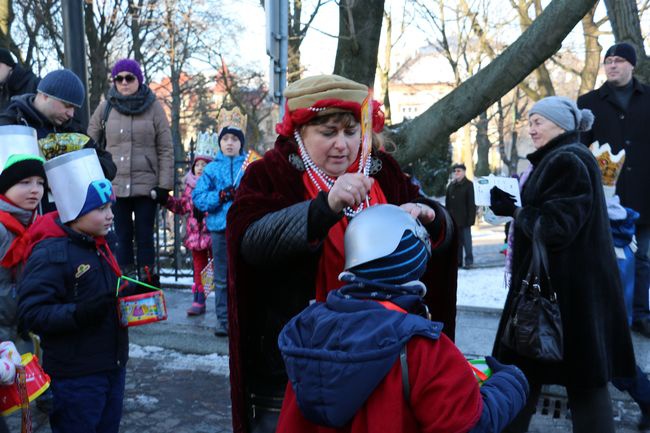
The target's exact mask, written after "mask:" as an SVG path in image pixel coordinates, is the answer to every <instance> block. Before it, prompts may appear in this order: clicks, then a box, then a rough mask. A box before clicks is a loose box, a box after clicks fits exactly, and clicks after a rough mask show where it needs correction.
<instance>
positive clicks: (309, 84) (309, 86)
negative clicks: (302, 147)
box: [275, 75, 384, 137]
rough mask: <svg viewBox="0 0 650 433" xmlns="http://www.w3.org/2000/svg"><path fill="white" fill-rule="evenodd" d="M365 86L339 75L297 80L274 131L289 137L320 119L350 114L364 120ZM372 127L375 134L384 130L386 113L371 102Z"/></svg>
mask: <svg viewBox="0 0 650 433" xmlns="http://www.w3.org/2000/svg"><path fill="white" fill-rule="evenodd" d="M368 94H369V91H368V87H367V86H366V85H364V84H361V83H357V82H356V81H352V80H349V79H347V78H344V77H341V76H338V75H316V76H314V77H307V78H303V79H302V80H298V81H295V82H293V83H291V84H289V86H287V88H286V89H285V90H284V96H285V98H286V100H287V102H286V107H285V110H284V117H283V118H282V122H280V123H278V124H277V125H276V127H275V130H276V132H277V133H278V134H280V135H284V136H287V137H290V136H291V135H292V134H293V131H294V129H295V128H297V127H299V126H301V125H304V124H305V123H307V122H309V121H310V120H311V119H313V118H314V117H317V116H324V115H328V114H332V113H341V112H349V113H352V114H353V115H354V117H355V118H356V119H357V121H360V119H361V104H362V103H363V101H364V100H365V99H366V98H367V97H368ZM372 126H373V130H374V131H375V132H380V131H381V130H382V129H383V127H384V113H383V112H382V111H381V109H380V104H379V102H378V101H375V100H373V101H372Z"/></svg>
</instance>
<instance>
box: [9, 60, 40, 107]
mask: <svg viewBox="0 0 650 433" xmlns="http://www.w3.org/2000/svg"><path fill="white" fill-rule="evenodd" d="M40 80H41V79H40V78H39V77H37V76H36V75H34V73H33V72H32V71H30V70H29V69H25V68H23V67H22V66H20V65H18V64H17V63H16V61H15V60H14V58H13V56H12V55H11V53H10V52H9V50H7V49H5V48H0V111H4V109H5V108H7V106H8V105H9V100H10V99H11V98H12V97H14V96H17V95H23V94H25V93H36V86H38V82H39V81H40Z"/></svg>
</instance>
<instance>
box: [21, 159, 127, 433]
mask: <svg viewBox="0 0 650 433" xmlns="http://www.w3.org/2000/svg"><path fill="white" fill-rule="evenodd" d="M78 152H84V151H78ZM73 153H74V152H73ZM93 153H94V152H93ZM69 155H71V154H66V155H63V156H61V157H58V158H68V157H69ZM56 163H57V158H55V159H52V160H50V161H48V162H46V164H45V171H46V175H47V177H48V182H49V184H50V188H51V190H52V193H53V195H54V199H55V203H56V205H57V209H59V211H57V212H51V213H48V214H46V215H44V216H43V217H42V218H40V219H39V220H37V222H36V223H34V224H33V225H32V226H31V227H30V229H29V234H30V237H31V240H32V243H31V244H30V246H29V247H28V249H29V250H31V253H29V258H28V260H27V263H26V265H25V270H24V272H23V274H22V277H21V280H20V282H19V285H18V296H19V298H18V320H19V326H20V327H21V328H22V329H24V330H31V331H34V332H35V333H37V334H38V335H40V337H41V343H42V346H43V368H44V370H45V372H46V373H48V374H49V375H50V377H51V379H52V382H51V390H52V403H53V409H52V412H51V413H50V426H51V428H52V432H54V433H64V432H65V433H88V432H94V433H117V432H118V430H119V425H120V419H121V417H122V401H123V399H124V382H125V372H126V369H125V367H126V362H127V359H128V332H127V329H126V328H123V327H121V326H120V324H119V321H118V314H117V308H116V286H117V280H118V277H119V276H120V274H121V273H120V268H119V266H118V264H117V261H116V259H115V257H114V256H113V254H112V252H111V250H110V248H109V247H108V244H107V243H106V239H105V238H104V236H105V235H106V234H107V233H108V231H109V229H110V228H111V226H112V224H113V213H112V211H111V205H112V204H113V202H114V201H115V195H114V194H113V190H112V186H111V183H110V182H109V181H108V180H106V179H100V178H97V177H96V178H95V179H97V180H92V181H88V182H85V183H84V182H83V179H77V176H76V174H77V173H78V171H74V170H72V169H71V170H68V171H67V172H66V173H65V175H66V177H67V178H68V179H69V178H72V182H70V181H69V180H67V182H69V183H68V185H70V186H69V188H68V187H65V188H64V189H63V190H62V188H61V186H62V185H61V184H57V183H56V182H55V181H54V179H53V178H52V177H51V173H50V170H49V169H50V168H52V167H53V166H56ZM48 164H49V165H50V166H49V167H48ZM96 167H97V168H99V170H101V168H100V167H99V163H98V162H97V164H96ZM54 168H56V167H54ZM63 171H65V170H63ZM59 174H61V173H60V172H59ZM100 176H101V173H100ZM63 185H64V186H66V185H65V182H64V183H63ZM74 185H80V187H79V188H83V189H85V193H79V191H69V189H70V188H72V189H74V188H75V186H74ZM62 200H63V201H66V200H67V201H74V200H76V201H77V203H73V205H72V206H64V205H62V203H61V201H62Z"/></svg>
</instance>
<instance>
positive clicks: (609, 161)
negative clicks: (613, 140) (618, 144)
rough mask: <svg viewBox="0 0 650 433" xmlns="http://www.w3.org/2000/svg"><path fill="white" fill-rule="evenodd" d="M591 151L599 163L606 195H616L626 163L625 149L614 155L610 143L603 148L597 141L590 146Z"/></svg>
mask: <svg viewBox="0 0 650 433" xmlns="http://www.w3.org/2000/svg"><path fill="white" fill-rule="evenodd" d="M589 149H590V150H591V153H592V154H593V155H594V157H595V158H596V161H598V166H599V167H600V173H601V182H602V184H603V188H605V193H606V194H609V196H611V195H614V190H615V189H616V181H617V180H618V176H619V175H620V174H621V170H623V164H624V163H625V149H621V151H620V152H618V153H613V152H612V148H611V147H610V145H609V143H605V144H603V145H602V146H601V145H600V144H599V143H598V142H597V141H595V142H593V143H592V144H591V146H589Z"/></svg>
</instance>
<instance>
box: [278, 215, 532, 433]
mask: <svg viewBox="0 0 650 433" xmlns="http://www.w3.org/2000/svg"><path fill="white" fill-rule="evenodd" d="M380 231H381V235H380V236H379V235H378V233H379V232H380ZM430 257H431V244H430V240H429V234H428V232H427V231H426V229H425V228H424V226H423V225H422V224H421V223H420V222H419V221H418V220H416V219H415V218H413V217H412V216H411V215H410V214H409V213H407V212H406V211H405V210H403V209H401V208H399V207H397V206H395V205H390V204H379V205H376V206H372V207H370V208H368V209H366V210H363V211H362V212H360V213H359V214H358V215H357V216H356V217H355V218H354V219H352V220H351V222H350V224H349V225H348V228H347V230H346V232H345V270H346V272H343V273H342V274H340V275H339V279H340V280H341V281H343V282H344V283H345V285H344V286H343V287H342V288H340V289H338V290H334V291H330V292H329V294H328V296H327V301H326V302H315V303H313V304H312V305H310V306H309V307H307V308H306V309H305V310H303V311H302V312H301V313H300V314H298V315H297V316H295V317H294V318H293V319H291V320H290V321H289V322H288V323H287V324H286V325H285V327H284V328H283V329H282V332H281V333H280V337H279V339H278V345H279V347H280V351H281V352H282V357H283V359H284V363H285V365H286V369H287V375H288V376H289V380H290V382H289V384H288V385H287V387H286V393H285V396H284V401H283V404H282V411H281V413H280V418H279V421H278V427H277V432H278V433H280V432H281V433H294V432H295V433H298V432H313V433H336V432H346V433H366V432H368V433H370V432H379V431H381V432H392V433H411V432H413V433H415V432H471V433H479V432H480V433H497V432H500V431H502V429H503V428H504V427H506V426H507V425H508V423H509V422H510V421H511V420H512V419H513V418H514V417H515V415H516V414H517V413H518V412H519V410H520V409H521V408H522V407H523V406H524V403H525V402H526V397H527V394H528V382H527V380H526V377H525V376H524V374H523V373H522V372H521V370H519V369H518V368H517V367H515V366H513V365H503V364H501V363H499V362H498V361H497V360H495V359H494V358H492V357H487V358H486V361H487V364H488V366H489V367H490V368H491V370H492V373H493V374H492V375H491V376H490V377H489V378H488V379H487V380H486V381H485V382H484V383H483V384H482V385H481V386H480V388H479V384H478V383H477V381H476V379H475V377H474V375H473V373H472V371H471V369H470V367H469V365H468V363H467V361H466V360H465V357H464V356H463V354H462V353H461V352H460V351H459V350H458V348H457V347H456V346H455V345H454V343H453V342H452V341H451V340H450V339H449V338H448V337H447V336H446V335H445V334H443V333H442V328H443V324H442V323H441V322H433V321H431V319H430V315H429V311H428V309H427V307H426V304H425V303H424V300H423V297H424V295H425V294H426V292H427V288H426V286H425V285H424V283H422V282H421V281H419V278H421V277H422V275H424V273H425V270H426V265H427V261H428V260H429V258H430Z"/></svg>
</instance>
